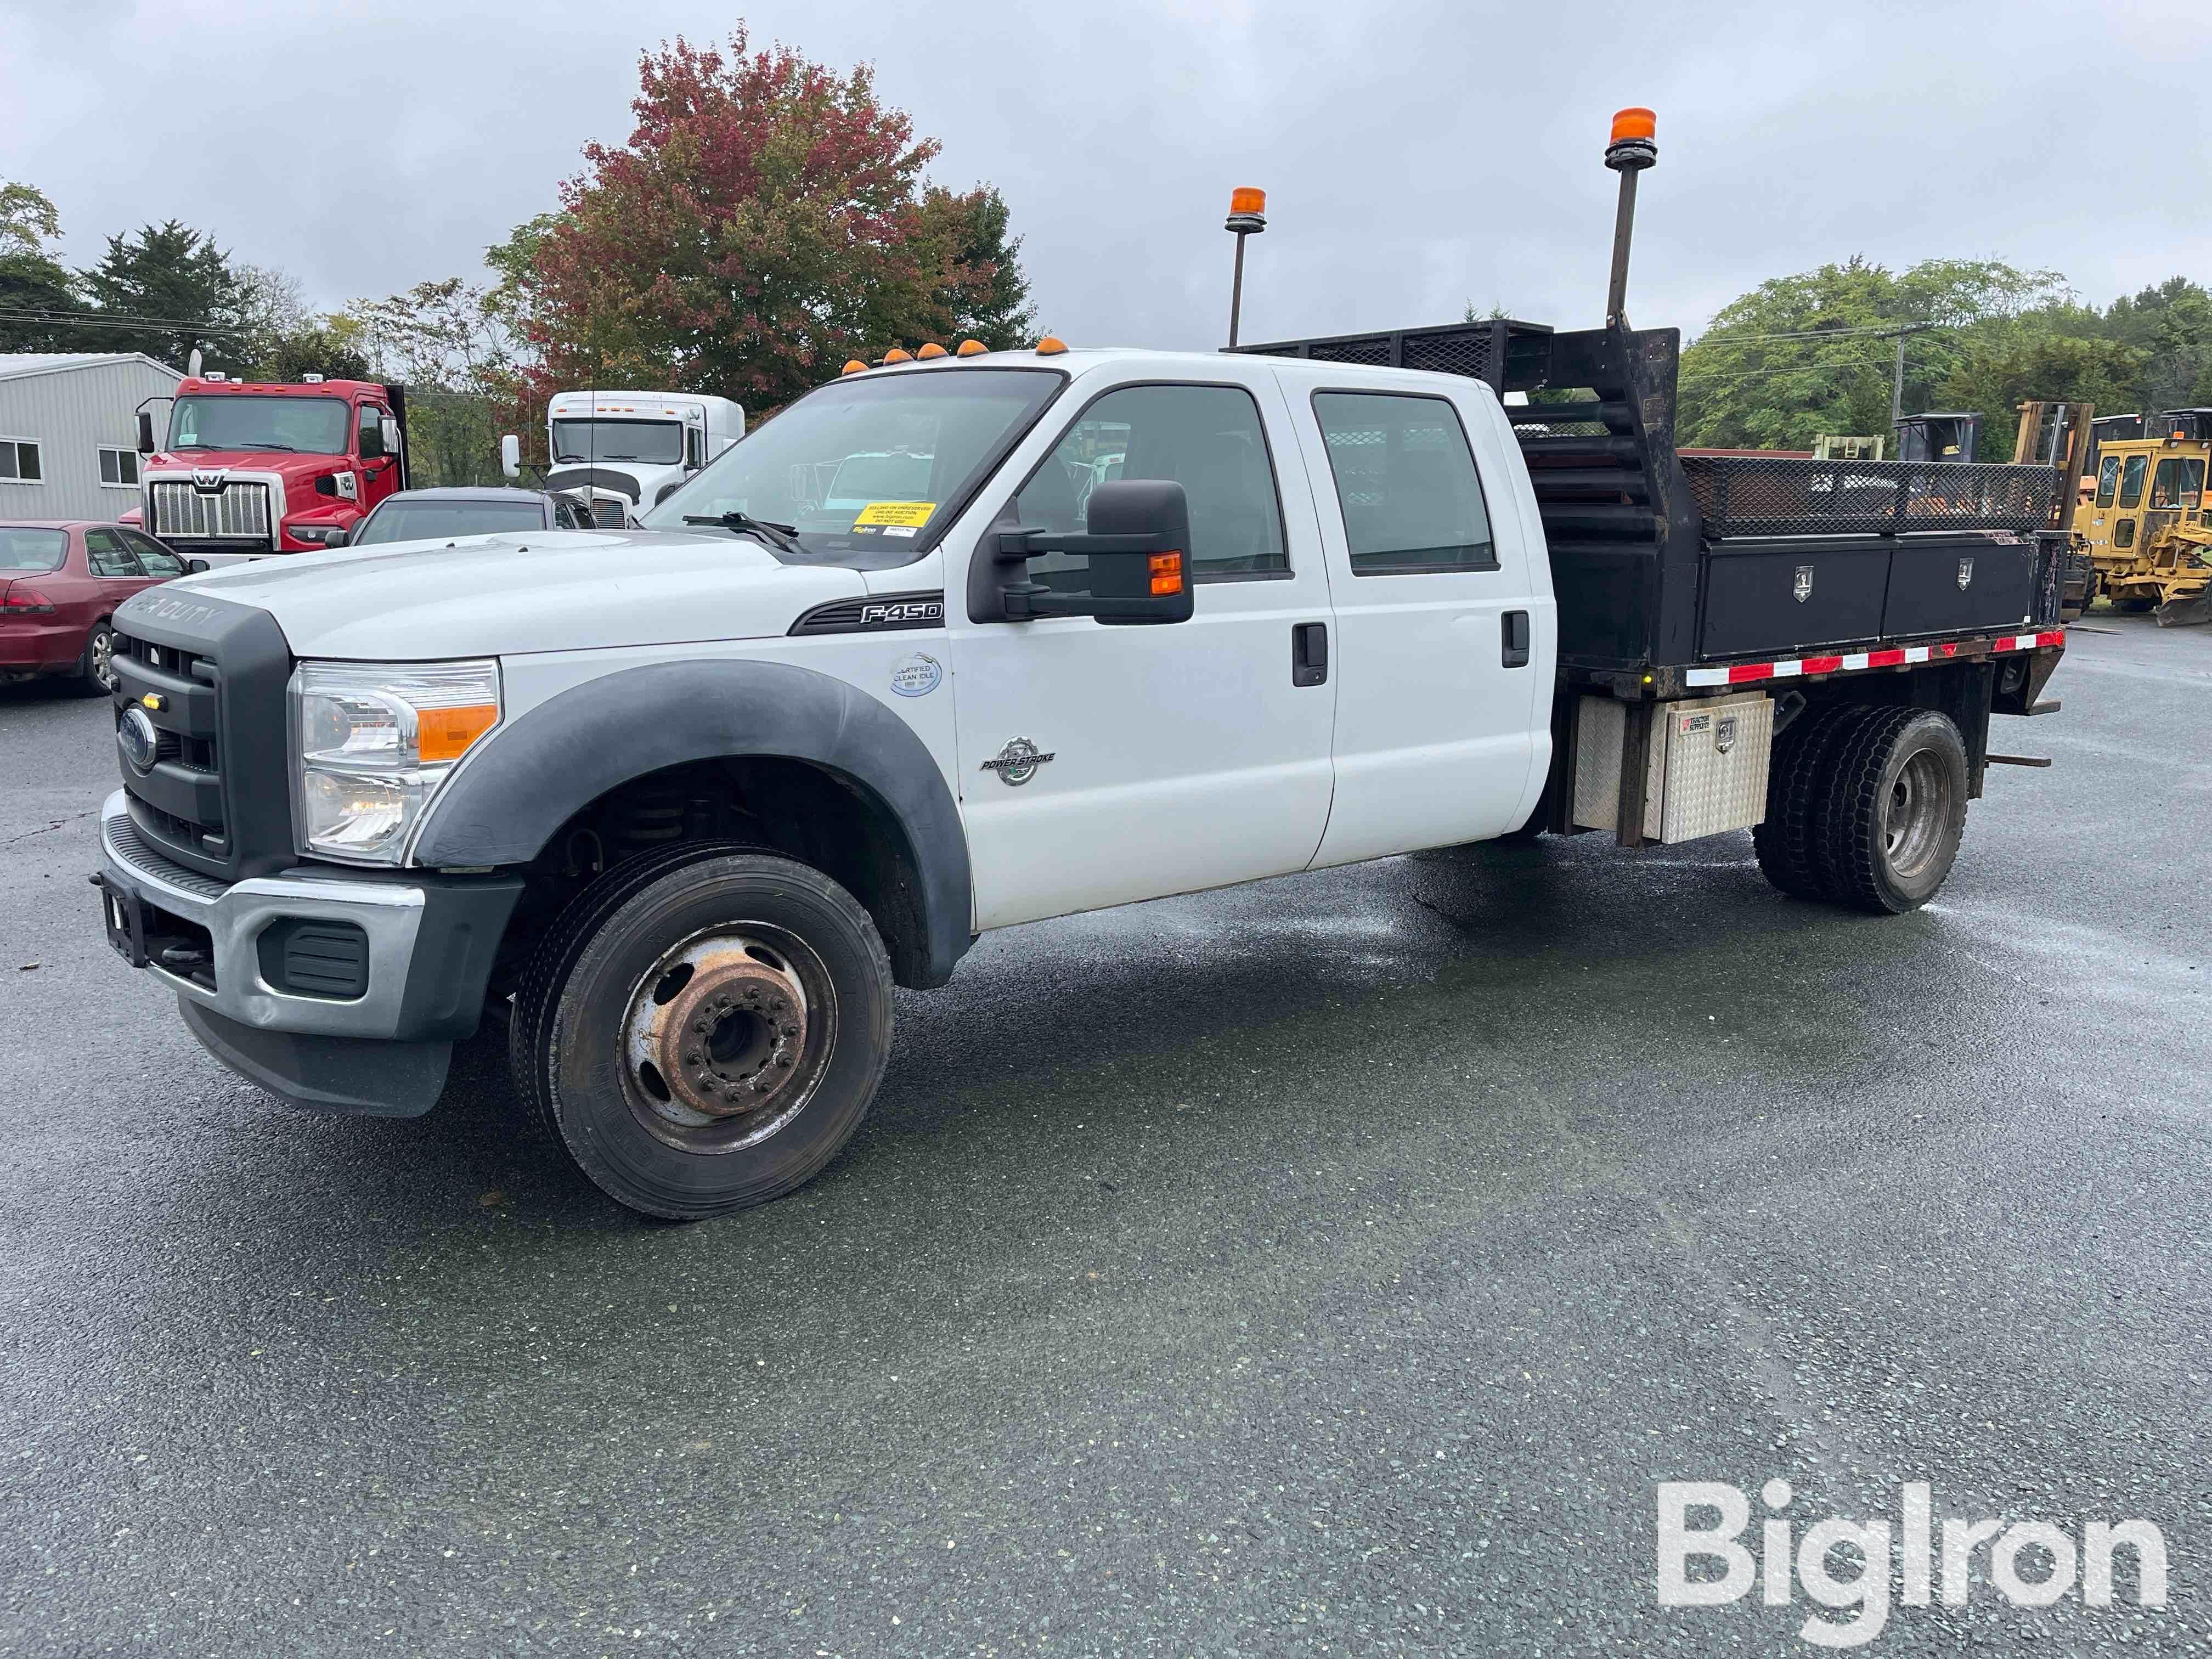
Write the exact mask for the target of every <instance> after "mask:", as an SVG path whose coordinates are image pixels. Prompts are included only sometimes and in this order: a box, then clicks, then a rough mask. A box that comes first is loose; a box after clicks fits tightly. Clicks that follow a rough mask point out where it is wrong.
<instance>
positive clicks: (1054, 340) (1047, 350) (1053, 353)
mask: <svg viewBox="0 0 2212 1659" xmlns="http://www.w3.org/2000/svg"><path fill="white" fill-rule="evenodd" d="M1036 349H1037V356H1040V357H1057V356H1060V353H1061V352H1063V351H1065V350H1066V349H1067V342H1066V341H1065V340H1063V339H1060V338H1059V337H1057V336H1054V335H1051V334H1048V335H1046V336H1045V337H1044V338H1042V340H1039V341H1038V342H1037V343H1036Z"/></svg>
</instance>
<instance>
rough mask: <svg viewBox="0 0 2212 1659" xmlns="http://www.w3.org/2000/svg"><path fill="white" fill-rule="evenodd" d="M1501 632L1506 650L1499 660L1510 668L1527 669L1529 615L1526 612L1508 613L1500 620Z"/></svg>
mask: <svg viewBox="0 0 2212 1659" xmlns="http://www.w3.org/2000/svg"><path fill="white" fill-rule="evenodd" d="M1500 632H1501V634H1502V635H1503V644H1504V650H1503V652H1502V653H1500V656H1499V660H1500V661H1502V662H1503V663H1504V665H1506V666H1507V667H1508V668H1526V667H1527V666H1528V612H1527V611H1507V612H1506V613H1505V615H1504V617H1503V618H1501V619H1500Z"/></svg>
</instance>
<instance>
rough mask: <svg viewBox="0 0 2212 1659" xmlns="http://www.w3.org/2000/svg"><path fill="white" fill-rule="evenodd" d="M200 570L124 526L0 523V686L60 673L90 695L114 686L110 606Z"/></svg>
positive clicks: (29, 521)
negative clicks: (111, 661) (110, 665)
mask: <svg viewBox="0 0 2212 1659" xmlns="http://www.w3.org/2000/svg"><path fill="white" fill-rule="evenodd" d="M206 568H207V565H206V562H204V561H203V560H199V559H181V558H179V557H178V556H176V555H175V554H174V553H172V552H171V551H169V550H168V549H167V548H166V547H164V546H162V545H161V543H159V542H157V541H155V539H154V538H152V537H151V536H149V535H148V534H147V533H146V532H144V531H143V530H132V529H131V528H129V527H128V526H124V525H119V524H100V523H88V522H85V521H83V520H64V519H43V520H42V519H17V520H11V521H9V522H7V523H0V685H12V684H15V682H16V681H18V680H27V679H34V678H37V677H38V676H40V675H41V674H63V675H67V676H68V677H70V679H71V680H72V681H73V683H74V684H76V688H77V689H78V690H81V691H82V692H83V693H84V694H85V695H86V696H99V695H104V694H105V693H106V692H108V691H110V690H113V689H114V684H115V682H114V677H113V673H112V670H111V669H110V667H109V663H108V659H109V658H110V657H111V656H112V654H113V652H114V635H112V633H110V632H109V631H108V618H110V617H112V616H113V615H114V614H115V607H116V606H117V605H121V604H122V603H123V601H124V600H125V599H129V598H130V597H131V595H132V594H133V593H136V592H138V591H139V590H140V589H142V588H148V587H151V586H154V585H155V583H156V582H165V581H167V580H169V579H170V578H171V577H172V576H181V575H184V574H185V573H186V572H187V571H192V570H204V569H206Z"/></svg>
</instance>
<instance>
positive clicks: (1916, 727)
mask: <svg viewBox="0 0 2212 1659" xmlns="http://www.w3.org/2000/svg"><path fill="white" fill-rule="evenodd" d="M1823 816H1824V817H1825V820H1826V822H1825V824H1824V826H1823V843H1824V848H1825V853H1826V856H1825V859H1824V863H1825V864H1826V869H1827V872H1828V877H1829V880H1830V882H1831V884H1832V885H1831V889H1830V893H1829V896H1830V897H1832V899H1834V901H1835V902H1837V903H1838V904H1843V905H1847V906H1849V907H1850V908H1852V909H1855V910H1865V911H1868V912H1870V913H1871V914H1874V915H1893V916H1894V915H1904V914H1905V912H1906V911H1908V910H1917V909H1918V908H1920V907H1921V906H1922V905H1923V904H1925V903H1927V902H1928V901H1929V899H1931V898H1933V897H1935V896H1936V892H1937V890H1939V889H1940V888H1942V885H1943V880H1944V878H1945V877H1947V876H1948V875H1949V874H1950V873H1951V866H1952V865H1953V864H1954V862H1956V860H1957V859H1958V856H1959V842H1960V837H1961V836H1963V835H1964V834H1965V833H1966V744H1965V743H1964V742H1963V741H1962V740H1961V739H1960V736H1959V728H1958V727H1957V726H1954V725H1953V724H1952V723H1951V721H1950V719H1949V717H1948V716H1947V715H1943V714H1936V713H1934V712H1932V711H1930V710H1929V709H1924V708H1884V709H1880V710H1877V711H1875V714H1874V716H1873V718H1871V719H1869V720H1865V721H1863V722H1862V723H1861V724H1859V725H1858V726H1857V727H1855V728H1854V729H1853V731H1852V732H1851V733H1850V736H1849V738H1846V739H1845V740H1844V744H1842V746H1841V747H1840V748H1839V749H1838V750H1837V753H1836V759H1835V765H1834V772H1833V780H1832V785H1831V788H1830V793H1829V796H1828V801H1827V805H1826V811H1825V813H1824V815H1823Z"/></svg>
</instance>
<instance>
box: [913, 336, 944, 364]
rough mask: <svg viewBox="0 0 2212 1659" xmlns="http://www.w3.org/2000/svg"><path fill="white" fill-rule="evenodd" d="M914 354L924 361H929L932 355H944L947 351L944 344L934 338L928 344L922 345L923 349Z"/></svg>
mask: <svg viewBox="0 0 2212 1659" xmlns="http://www.w3.org/2000/svg"><path fill="white" fill-rule="evenodd" d="M914 355H915V356H917V357H919V358H921V360H922V362H928V361H929V360H930V359H931V358H932V357H942V356H945V348H944V347H943V346H941V345H939V344H938V343H937V342H936V341H934V340H932V341H931V342H930V343H928V344H927V345H926V346H924V347H922V349H921V350H919V351H917V352H915V354H914Z"/></svg>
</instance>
